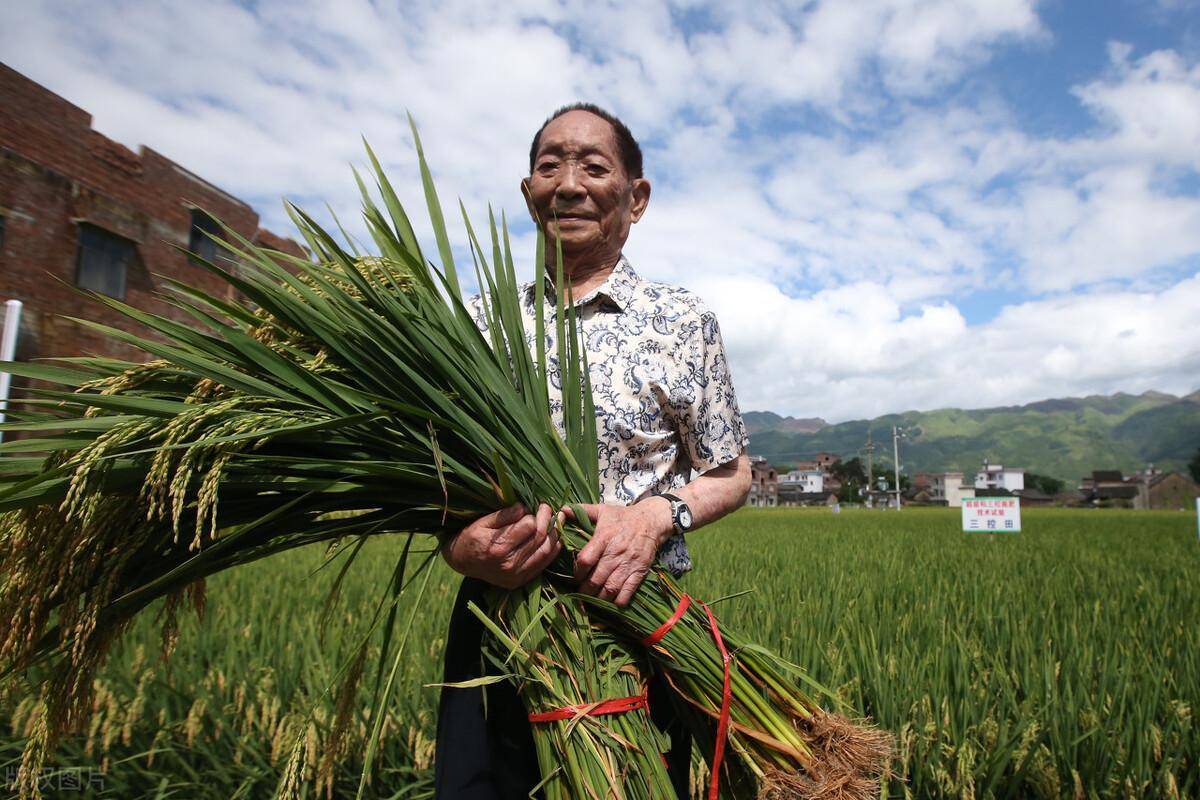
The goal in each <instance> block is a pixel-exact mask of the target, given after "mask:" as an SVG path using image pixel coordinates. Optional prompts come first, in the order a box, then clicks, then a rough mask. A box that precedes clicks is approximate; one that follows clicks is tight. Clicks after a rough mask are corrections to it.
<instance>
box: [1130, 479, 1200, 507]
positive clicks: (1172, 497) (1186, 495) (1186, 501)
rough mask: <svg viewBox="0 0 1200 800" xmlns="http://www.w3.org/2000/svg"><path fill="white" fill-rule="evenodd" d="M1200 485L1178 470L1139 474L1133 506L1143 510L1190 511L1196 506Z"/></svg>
mask: <svg viewBox="0 0 1200 800" xmlns="http://www.w3.org/2000/svg"><path fill="white" fill-rule="evenodd" d="M1197 497H1200V486H1197V485H1196V482H1195V481H1193V480H1191V479H1190V478H1187V477H1186V476H1184V475H1180V474H1179V473H1178V472H1166V473H1163V472H1153V473H1151V474H1146V475H1139V476H1138V479H1137V496H1136V497H1134V500H1133V507H1134V508H1139V509H1143V510H1151V509H1153V510H1162V511H1190V510H1192V509H1193V508H1195V507H1196V498H1197Z"/></svg>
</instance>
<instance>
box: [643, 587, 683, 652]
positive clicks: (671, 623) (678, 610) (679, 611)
mask: <svg viewBox="0 0 1200 800" xmlns="http://www.w3.org/2000/svg"><path fill="white" fill-rule="evenodd" d="M691 604H692V598H690V597H688V596H687V595H686V594H685V595H683V596H682V597H680V598H679V605H677V606H676V607H675V613H674V614H672V615H671V618H670V619H669V620H667V621H666V622H664V623H663V624H662V625H659V626H658V628H656V629H655V631H654V633H652V634H650V635H649V636H647V637H646V638H645V639H642V644H644V645H646V647H653V646H654V645H656V644H658V643H659V642H661V641H662V638H663V637H664V636H666V635H667V631H669V630H671V628H674V627H675V623H676V622H679V620H681V619H683V615H684V614H686V613H687V610H688V606H690V605H691Z"/></svg>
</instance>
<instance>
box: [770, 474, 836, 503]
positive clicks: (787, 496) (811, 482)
mask: <svg viewBox="0 0 1200 800" xmlns="http://www.w3.org/2000/svg"><path fill="white" fill-rule="evenodd" d="M828 478H829V476H828V475H826V473H824V472H822V471H821V470H819V469H793V470H790V471H788V472H787V473H786V474H784V475H782V476H780V479H779V498H778V503H779V505H781V506H809V505H818V504H825V505H828V504H830V503H836V502H837V495H836V494H835V492H834V490H833V489H831V488H830V487H829V481H828Z"/></svg>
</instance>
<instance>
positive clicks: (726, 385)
mask: <svg viewBox="0 0 1200 800" xmlns="http://www.w3.org/2000/svg"><path fill="white" fill-rule="evenodd" d="M685 330H687V331H688V335H687V337H686V338H685V339H684V341H683V342H682V343H681V345H680V348H679V350H678V366H679V368H680V372H681V374H680V376H679V378H678V380H677V382H676V383H675V386H673V387H672V392H671V394H672V398H671V406H672V410H673V411H674V416H675V426H676V430H677V431H678V433H679V438H680V445H681V447H682V448H683V449H684V451H685V452H686V453H687V455H688V458H689V460H690V461H691V465H692V468H693V469H695V470H696V471H697V472H707V471H708V470H710V469H712V468H714V467H718V466H720V465H721V464H724V463H726V462H729V461H732V460H733V459H735V458H737V457H738V456H739V455H740V454H741V452H742V450H743V449H745V447H746V445H747V444H748V443H749V441H750V437H749V435H748V434H747V433H746V425H745V423H744V422H743V421H742V414H741V411H740V410H739V409H738V402H737V396H736V395H735V394H734V391H733V379H732V376H731V375H730V374H729V362H728V360H727V359H726V358H725V344H724V342H722V340H721V328H720V326H719V325H718V324H717V317H716V315H715V314H713V313H712V312H711V311H709V310H708V309H704V308H701V309H700V313H699V315H698V323H697V324H693V325H689V326H687V327H686V328H685Z"/></svg>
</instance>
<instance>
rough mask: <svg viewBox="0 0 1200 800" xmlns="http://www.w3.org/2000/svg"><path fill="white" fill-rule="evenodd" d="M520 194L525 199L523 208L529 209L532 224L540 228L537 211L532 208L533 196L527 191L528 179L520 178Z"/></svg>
mask: <svg viewBox="0 0 1200 800" xmlns="http://www.w3.org/2000/svg"><path fill="white" fill-rule="evenodd" d="M521 194H522V196H524V198H525V208H527V209H529V217H530V219H532V220H533V224H534V225H536V226H537V227H539V228H540V227H541V226H542V223H541V221H540V220H539V219H538V215H537V209H536V208H534V207H533V195H532V194H531V193H530V189H529V178H521Z"/></svg>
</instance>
